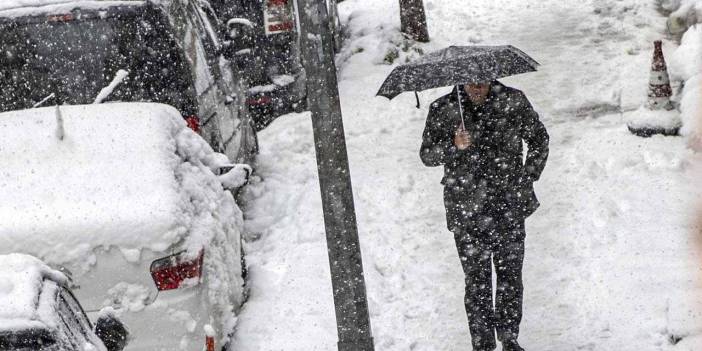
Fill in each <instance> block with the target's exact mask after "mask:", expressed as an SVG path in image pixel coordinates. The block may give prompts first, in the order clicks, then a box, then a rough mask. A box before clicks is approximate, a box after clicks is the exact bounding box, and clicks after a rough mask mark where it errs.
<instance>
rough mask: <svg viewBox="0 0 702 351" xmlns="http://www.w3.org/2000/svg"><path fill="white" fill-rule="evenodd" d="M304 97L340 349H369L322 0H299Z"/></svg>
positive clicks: (353, 216)
mask: <svg viewBox="0 0 702 351" xmlns="http://www.w3.org/2000/svg"><path fill="white" fill-rule="evenodd" d="M298 2H299V3H298V5H299V6H298V9H299V12H300V13H299V15H300V22H301V26H300V27H301V34H300V36H301V42H302V53H303V55H302V57H303V63H304V65H305V70H306V72H307V101H308V106H309V108H310V111H311V112H312V127H313V129H314V144H315V151H316V153H317V169H318V172H319V185H320V188H321V191H322V208H323V211H324V226H325V230H326V233H327V251H328V254H329V266H330V268H331V280H332V288H333V294H334V306H335V311H336V324H337V333H338V336H339V342H338V348H339V351H372V350H374V346H373V337H372V333H371V325H370V316H369V314H368V302H367V299H366V285H365V281H364V278H363V263H362V260H361V248H360V245H359V241H358V228H357V226H356V212H355V210H354V202H353V192H352V189H351V176H350V173H349V164H348V155H347V152H346V140H345V136H344V125H343V121H342V118H341V105H340V103H339V89H338V86H337V77H336V65H335V64H334V50H333V39H332V33H330V26H329V13H328V9H327V2H326V0H298Z"/></svg>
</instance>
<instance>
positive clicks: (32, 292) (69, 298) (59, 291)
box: [0, 254, 129, 351]
mask: <svg viewBox="0 0 702 351" xmlns="http://www.w3.org/2000/svg"><path fill="white" fill-rule="evenodd" d="M0 262H2V263H4V264H6V266H4V267H2V268H0V269H2V270H3V272H1V273H0V275H2V278H3V281H4V282H5V285H4V287H5V290H4V291H3V293H4V296H2V297H0V301H1V302H2V303H3V304H9V305H16V306H20V308H14V309H12V308H10V309H9V310H7V309H6V310H4V312H3V313H2V316H0V321H1V322H2V323H0V350H3V351H83V350H85V351H87V350H91V351H105V350H106V351H121V350H123V349H124V347H125V346H126V344H127V341H128V336H129V333H128V331H127V329H126V327H125V326H124V325H123V324H122V322H121V321H120V320H119V319H118V318H117V317H115V315H114V313H113V311H112V310H104V311H102V312H101V316H100V317H99V318H98V320H97V323H96V326H95V327H93V324H92V323H91V322H90V320H89V319H88V317H87V316H86V314H85V312H84V311H83V308H82V307H81V305H80V303H79V302H78V300H77V299H76V298H75V296H74V295H73V293H72V292H71V290H70V287H69V285H71V281H70V279H69V278H68V277H67V276H66V275H64V274H63V273H61V272H59V271H56V270H53V269H51V268H49V267H48V266H46V265H45V264H44V263H43V262H41V261H39V260H38V259H37V258H35V257H32V256H28V255H22V254H9V255H2V256H0ZM8 268H9V269H8ZM27 302H30V303H27Z"/></svg>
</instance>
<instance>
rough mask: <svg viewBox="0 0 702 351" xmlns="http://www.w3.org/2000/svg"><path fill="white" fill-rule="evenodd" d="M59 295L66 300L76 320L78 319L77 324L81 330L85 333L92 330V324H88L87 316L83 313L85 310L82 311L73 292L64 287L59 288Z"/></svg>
mask: <svg viewBox="0 0 702 351" xmlns="http://www.w3.org/2000/svg"><path fill="white" fill-rule="evenodd" d="M61 297H62V298H63V299H64V300H65V301H66V304H67V305H68V307H69V308H70V309H71V311H72V312H73V315H74V316H75V318H76V320H78V324H79V325H80V326H81V328H82V330H83V331H84V332H85V333H87V332H88V331H90V330H92V329H93V326H92V324H90V320H89V319H88V316H86V315H85V311H83V308H82V307H81V306H80V303H78V300H76V298H75V296H73V293H71V292H70V291H68V290H67V289H65V288H61Z"/></svg>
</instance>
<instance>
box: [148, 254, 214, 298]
mask: <svg viewBox="0 0 702 351" xmlns="http://www.w3.org/2000/svg"><path fill="white" fill-rule="evenodd" d="M204 256H205V250H201V251H200V254H199V255H198V257H196V258H195V259H189V260H188V259H186V252H185V251H183V252H179V253H177V254H175V255H171V256H168V257H164V258H160V259H158V260H156V261H154V262H152V263H151V277H152V278H153V279H154V283H156V287H157V288H158V290H159V291H164V290H174V289H178V288H180V286H181V284H182V283H183V282H184V281H186V280H188V279H197V283H199V282H200V278H201V277H202V261H203V258H204Z"/></svg>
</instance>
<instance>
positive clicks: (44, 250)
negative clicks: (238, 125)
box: [0, 103, 238, 273]
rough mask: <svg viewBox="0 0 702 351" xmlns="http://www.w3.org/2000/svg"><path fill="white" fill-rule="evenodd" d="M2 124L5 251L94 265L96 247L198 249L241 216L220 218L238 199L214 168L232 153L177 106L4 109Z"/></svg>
mask: <svg viewBox="0 0 702 351" xmlns="http://www.w3.org/2000/svg"><path fill="white" fill-rule="evenodd" d="M59 112H60V114H59ZM0 133H1V136H0V159H2V160H3V167H2V168H0V223H2V225H0V253H8V252H23V253H29V254H32V255H35V256H37V257H40V258H41V259H42V260H44V261H46V262H49V263H50V264H57V265H58V264H60V265H64V264H69V263H75V262H81V263H82V265H83V266H87V267H89V265H90V264H93V263H94V260H95V258H94V256H93V254H94V253H93V249H95V248H105V249H108V248H111V247H116V248H119V249H120V250H122V252H123V253H125V255H130V257H139V252H140V251H139V250H141V249H150V250H153V251H156V252H163V251H166V250H167V249H169V248H170V247H171V246H172V245H173V244H175V243H181V244H183V246H184V247H185V248H186V249H190V248H191V247H192V248H194V249H195V250H196V251H197V250H199V248H202V247H203V246H204V245H207V244H208V243H209V240H210V239H211V237H212V236H213V234H212V233H213V232H215V230H214V229H213V228H214V226H220V227H221V226H234V225H235V224H234V222H235V221H236V219H235V215H234V214H233V213H232V218H231V219H229V218H218V217H219V216H220V213H219V211H221V208H222V207H225V208H227V210H226V211H230V212H231V211H238V207H237V206H236V204H235V202H234V200H233V198H232V197H231V194H228V193H226V192H225V191H224V190H223V189H222V185H221V183H220V182H219V179H218V178H217V177H216V176H215V175H214V174H213V172H212V170H213V169H216V168H218V167H219V166H220V165H224V164H228V163H229V160H228V159H227V158H226V156H224V155H222V154H218V153H215V152H214V151H213V150H212V148H211V147H210V146H209V145H208V144H207V142H205V140H203V139H202V138H201V137H200V136H199V135H197V134H195V133H194V132H193V131H192V130H190V129H189V128H187V127H186V124H185V121H184V120H183V118H182V117H181V116H180V113H179V112H178V111H177V110H176V109H175V108H173V107H170V106H167V105H162V104H155V103H111V104H102V105H79V106H62V107H61V108H60V110H59V109H57V107H45V108H39V109H31V110H23V111H12V112H6V113H2V114H0ZM186 234H187V235H186ZM183 241H185V243H183ZM91 257H92V258H91ZM69 267H71V269H72V270H74V269H76V265H75V264H73V265H69ZM86 269H87V268H86ZM74 273H76V272H74Z"/></svg>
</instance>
